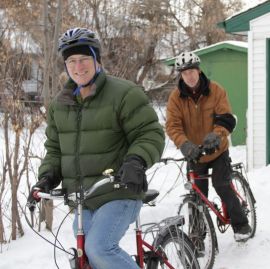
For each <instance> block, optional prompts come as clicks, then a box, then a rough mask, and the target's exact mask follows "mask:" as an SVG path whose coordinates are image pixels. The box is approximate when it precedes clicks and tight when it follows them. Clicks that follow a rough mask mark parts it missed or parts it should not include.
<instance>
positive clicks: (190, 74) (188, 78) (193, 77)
mask: <svg viewBox="0 0 270 269" xmlns="http://www.w3.org/2000/svg"><path fill="white" fill-rule="evenodd" d="M200 72H201V71H200V70H198V69H197V68H193V69H187V70H185V71H182V72H181V76H182V78H183V80H184V82H185V83H186V84H187V85H188V86H189V87H190V88H194V87H196V86H197V84H198V82H199V79H200Z"/></svg>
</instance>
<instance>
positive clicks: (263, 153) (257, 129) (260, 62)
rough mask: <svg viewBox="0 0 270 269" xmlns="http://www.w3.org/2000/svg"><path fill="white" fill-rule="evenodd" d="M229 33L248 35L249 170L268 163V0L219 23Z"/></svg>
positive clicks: (269, 125)
mask: <svg viewBox="0 0 270 269" xmlns="http://www.w3.org/2000/svg"><path fill="white" fill-rule="evenodd" d="M219 26H220V27H222V28H224V30H225V31H226V32H228V33H236V34H238V35H239V34H240V35H246V36H248V114H247V115H248V117H247V119H248V121H247V127H248V131H247V162H248V168H249V170H250V169H253V168H259V167H262V166H265V165H268V164H269V163H270V1H265V2H263V3H261V4H259V5H257V6H255V7H253V8H250V9H248V10H245V11H243V12H241V13H237V14H236V15H234V16H232V17H230V18H228V19H226V20H225V21H223V22H221V23H219Z"/></svg>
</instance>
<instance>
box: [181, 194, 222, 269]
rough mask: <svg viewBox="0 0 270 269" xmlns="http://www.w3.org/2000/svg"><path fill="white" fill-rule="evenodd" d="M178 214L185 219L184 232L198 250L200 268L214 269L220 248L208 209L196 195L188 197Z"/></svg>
mask: <svg viewBox="0 0 270 269" xmlns="http://www.w3.org/2000/svg"><path fill="white" fill-rule="evenodd" d="M178 214H179V215H181V216H183V217H184V219H185V224H184V226H183V231H184V232H185V233H186V234H187V235H188V237H189V239H190V240H191V242H192V243H193V244H194V246H195V248H196V255H197V258H198V262H199V264H200V268H201V269H211V268H213V265H214V262H215V255H216V250H218V246H217V238H216V232H215V228H214V225H213V221H212V219H211V216H210V214H209V211H208V209H207V207H206V206H205V205H204V204H203V203H202V201H201V200H200V199H199V198H198V197H196V196H195V195H194V196H193V195H188V196H186V197H185V198H184V200H183V202H182V204H180V206H179V211H178Z"/></svg>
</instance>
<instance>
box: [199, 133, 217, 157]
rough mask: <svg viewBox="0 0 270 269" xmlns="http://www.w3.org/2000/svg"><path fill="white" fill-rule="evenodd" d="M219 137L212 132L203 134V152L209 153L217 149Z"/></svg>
mask: <svg viewBox="0 0 270 269" xmlns="http://www.w3.org/2000/svg"><path fill="white" fill-rule="evenodd" d="M220 142H221V138H220V136H219V135H217V134H215V133H214V132H212V133H209V134H207V135H206V136H205V138H204V140H203V150H204V152H205V154H207V155H211V154H213V153H215V151H216V150H218V149H219V146H220Z"/></svg>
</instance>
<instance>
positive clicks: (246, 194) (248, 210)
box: [232, 171, 257, 238]
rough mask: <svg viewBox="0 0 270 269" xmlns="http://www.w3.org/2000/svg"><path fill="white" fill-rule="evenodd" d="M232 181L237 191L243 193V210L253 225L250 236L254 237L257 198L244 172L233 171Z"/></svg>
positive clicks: (251, 225)
mask: <svg viewBox="0 0 270 269" xmlns="http://www.w3.org/2000/svg"><path fill="white" fill-rule="evenodd" d="M232 183H233V186H234V188H235V189H236V191H237V192H238V193H239V194H240V195H241V197H242V198H243V199H244V201H240V203H241V205H242V207H243V210H244V212H245V214H246V216H247V218H248V221H249V225H250V227H251V234H250V238H252V237H254V235H255V233H256V228H257V215H256V207H255V203H256V200H255V198H254V196H253V193H252V191H251V189H250V186H249V183H248V182H247V180H246V179H245V177H244V176H243V174H242V173H240V172H238V171H233V173H232Z"/></svg>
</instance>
